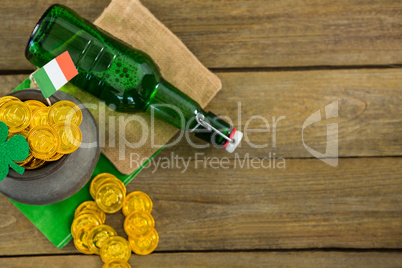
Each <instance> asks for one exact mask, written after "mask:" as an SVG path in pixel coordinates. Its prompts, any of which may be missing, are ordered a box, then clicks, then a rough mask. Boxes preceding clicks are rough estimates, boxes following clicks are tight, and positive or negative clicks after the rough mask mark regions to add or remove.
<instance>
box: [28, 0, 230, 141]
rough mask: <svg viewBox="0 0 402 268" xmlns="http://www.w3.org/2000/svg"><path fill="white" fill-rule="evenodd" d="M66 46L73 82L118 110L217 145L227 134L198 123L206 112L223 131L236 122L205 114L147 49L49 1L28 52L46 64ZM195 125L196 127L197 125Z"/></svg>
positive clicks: (35, 60) (36, 62)
mask: <svg viewBox="0 0 402 268" xmlns="http://www.w3.org/2000/svg"><path fill="white" fill-rule="evenodd" d="M64 51H68V52H69V54H70V56H71V58H72V60H73V62H74V64H75V66H76V67H77V70H78V73H79V74H78V75H77V76H76V77H74V78H73V79H72V80H71V81H70V82H71V83H73V84H74V85H76V86H78V87H79V88H81V89H83V90H85V91H87V92H89V93H91V94H92V95H94V96H96V97H98V98H99V99H101V100H103V101H104V102H106V104H107V105H109V106H112V107H113V108H115V110H116V111H120V112H138V111H146V112H148V113H151V114H153V115H155V117H157V118H159V119H161V120H164V121H166V122H168V123H170V124H172V125H174V126H175V127H178V128H181V129H183V130H192V131H194V132H195V134H196V136H198V137H200V138H201V139H203V140H205V141H207V142H210V143H212V144H214V145H216V146H218V147H220V146H224V145H225V143H226V139H224V138H223V137H221V136H220V135H216V133H215V132H214V131H211V130H208V129H206V128H204V127H203V126H197V121H196V119H195V116H196V115H197V114H202V115H203V116H204V117H205V118H206V119H207V121H208V122H209V123H210V124H211V125H212V126H213V127H214V128H215V129H218V130H219V131H221V132H222V133H223V134H224V135H226V136H230V133H231V131H232V127H231V126H230V125H229V124H228V123H226V122H225V121H224V120H222V119H219V118H218V117H216V116H215V115H214V114H212V113H206V112H205V111H204V110H203V109H202V108H201V107H200V105H199V104H198V103H197V102H196V101H194V100H193V99H191V98H190V97H189V96H187V95H186V94H184V93H183V92H181V91H180V90H179V89H177V88H176V87H174V86H173V85H171V84H169V83H168V82H167V81H165V80H164V79H163V78H162V76H161V74H160V72H159V69H158V67H157V65H156V64H155V63H154V61H153V60H152V59H151V57H149V56H148V55H147V54H146V53H144V52H142V51H140V50H136V49H134V48H132V47H130V46H129V45H127V44H125V43H124V42H123V41H121V40H118V39H116V38H115V37H113V36H112V35H110V34H108V33H107V32H105V31H103V30H102V29H100V28H98V27H97V26H95V25H94V24H92V23H90V22H89V21H87V20H85V19H83V18H81V17H80V16H79V15H78V14H77V13H75V12H74V11H72V10H71V9H69V8H67V7H64V6H61V5H53V6H51V7H50V8H49V9H48V10H47V11H46V12H45V13H44V14H43V16H42V17H41V19H40V20H39V22H38V23H37V25H36V27H35V28H34V30H33V32H32V34H31V37H30V40H29V42H28V45H27V48H26V52H25V55H26V57H27V59H28V60H29V61H30V62H31V63H33V64H34V65H35V66H38V67H42V66H44V65H45V64H46V63H47V62H49V61H50V60H52V59H54V58H55V57H57V56H58V55H60V54H61V53H63V52H64ZM194 128H195V129H194Z"/></svg>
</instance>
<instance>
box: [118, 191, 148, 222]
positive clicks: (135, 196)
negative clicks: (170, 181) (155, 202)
mask: <svg viewBox="0 0 402 268" xmlns="http://www.w3.org/2000/svg"><path fill="white" fill-rule="evenodd" d="M134 211H145V212H148V213H151V211H152V200H151V198H150V197H149V196H148V195H147V194H146V193H144V192H141V191H135V192H132V193H130V194H128V195H127V196H126V201H125V202H124V206H123V214H124V216H126V217H127V216H128V215H129V214H130V213H132V212H134Z"/></svg>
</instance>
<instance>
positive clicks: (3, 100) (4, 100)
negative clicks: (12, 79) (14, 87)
mask: <svg viewBox="0 0 402 268" xmlns="http://www.w3.org/2000/svg"><path fill="white" fill-rule="evenodd" d="M9 101H21V100H20V99H18V98H16V97H14V96H4V97H1V98H0V107H1V106H3V104H5V103H7V102H9Z"/></svg>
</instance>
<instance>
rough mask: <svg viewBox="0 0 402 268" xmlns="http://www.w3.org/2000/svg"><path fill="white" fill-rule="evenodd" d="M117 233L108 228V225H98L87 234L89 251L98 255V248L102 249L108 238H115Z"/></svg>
mask: <svg viewBox="0 0 402 268" xmlns="http://www.w3.org/2000/svg"><path fill="white" fill-rule="evenodd" d="M116 235H117V232H116V231H115V230H114V229H113V228H112V227H110V226H109V225H99V226H96V227H94V228H92V230H91V231H90V232H89V234H88V238H87V239H88V243H87V244H88V246H89V249H90V250H91V251H92V252H93V253H95V254H98V255H99V254H100V248H101V247H102V245H103V243H104V242H105V241H106V239H108V238H109V237H112V236H116Z"/></svg>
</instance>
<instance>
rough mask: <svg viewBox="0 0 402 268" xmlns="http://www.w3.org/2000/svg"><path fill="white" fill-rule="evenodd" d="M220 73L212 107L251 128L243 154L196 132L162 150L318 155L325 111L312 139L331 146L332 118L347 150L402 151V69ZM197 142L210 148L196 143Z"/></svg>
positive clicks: (10, 82)
mask: <svg viewBox="0 0 402 268" xmlns="http://www.w3.org/2000/svg"><path fill="white" fill-rule="evenodd" d="M218 75H219V77H220V78H221V79H222V82H223V90H222V91H221V92H219V93H218V95H217V96H216V97H215V98H214V99H213V100H212V101H211V103H210V104H209V105H208V106H207V108H206V111H212V112H214V113H216V114H217V115H219V116H223V118H225V116H226V117H228V118H229V119H230V121H231V122H233V125H234V126H235V127H236V128H237V129H239V130H242V131H243V132H244V133H245V136H244V139H243V141H242V144H241V146H240V147H239V148H237V149H236V154H237V155H236V154H228V153H227V152H226V151H225V150H220V149H215V148H213V147H212V146H208V145H207V144H206V143H203V142H202V141H200V140H199V139H197V138H196V137H194V136H193V135H189V137H190V139H186V137H185V136H182V138H181V139H180V140H179V139H178V138H180V136H179V135H178V136H176V137H175V138H173V140H172V141H171V143H172V144H173V146H171V147H170V148H171V150H163V151H162V152H161V153H160V154H159V156H160V157H168V156H169V155H170V153H171V152H172V151H173V152H174V153H175V154H177V155H179V156H181V157H186V158H188V157H193V158H194V155H195V153H201V154H203V155H204V156H205V157H229V158H235V157H241V158H242V157H245V156H247V155H248V156H249V157H260V158H262V157H269V156H270V154H271V156H273V154H274V153H275V155H276V156H277V157H285V158H300V157H302V158H304V157H313V156H312V155H311V154H310V153H309V152H308V151H307V150H306V148H305V146H304V144H303V140H302V127H303V123H304V122H305V121H306V120H307V118H308V117H309V116H310V115H312V114H313V113H314V112H316V111H318V110H321V115H322V118H323V120H322V121H321V122H318V123H315V124H312V125H310V126H308V127H306V128H305V129H304V132H303V133H304V136H303V137H304V142H305V145H306V146H309V147H311V148H312V149H314V150H316V151H318V152H320V153H325V152H326V146H327V144H328V143H329V142H332V141H334V140H335V139H336V136H334V135H332V134H333V133H332V134H331V135H328V141H327V124H332V123H337V124H338V143H339V152H338V154H339V156H340V157H350V156H353V157H355V156H400V155H401V152H402V135H401V133H402V118H401V116H400V115H401V114H402V106H401V105H400V104H401V103H402V94H401V90H400V89H401V88H400V85H401V84H402V69H375V70H371V69H370V70H336V71H335V70H333V71H300V72H299V71H298V72H254V73H218ZM24 77H26V76H7V75H5V76H0V93H2V95H3V94H5V93H6V92H9V91H11V90H12V89H13V88H14V87H15V86H17V85H18V83H20V81H22V80H23V79H24ZM334 101H338V107H339V108H338V110H339V113H338V114H339V117H337V118H333V119H328V120H327V119H325V115H326V114H325V111H324V108H325V106H326V105H328V104H331V103H333V102H334ZM239 107H240V108H239ZM281 117H282V118H284V119H282V120H280V121H278V119H279V118H281ZM273 118H275V119H273ZM264 120H265V121H264ZM230 121H229V122H230ZM274 122H277V124H276V127H275V124H274ZM267 124H268V125H267ZM148 138H149V139H150V138H151V137H148ZM188 140H189V141H190V144H189V141H188ZM274 140H275V142H274ZM176 141H177V142H176ZM175 143H177V144H175ZM191 143H194V144H199V145H203V146H204V145H206V146H207V148H204V149H202V148H193V146H191Z"/></svg>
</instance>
